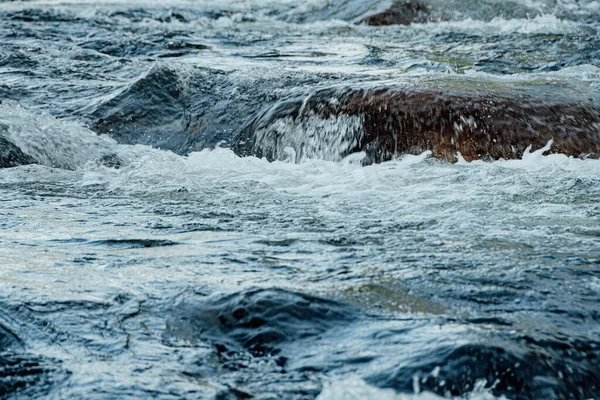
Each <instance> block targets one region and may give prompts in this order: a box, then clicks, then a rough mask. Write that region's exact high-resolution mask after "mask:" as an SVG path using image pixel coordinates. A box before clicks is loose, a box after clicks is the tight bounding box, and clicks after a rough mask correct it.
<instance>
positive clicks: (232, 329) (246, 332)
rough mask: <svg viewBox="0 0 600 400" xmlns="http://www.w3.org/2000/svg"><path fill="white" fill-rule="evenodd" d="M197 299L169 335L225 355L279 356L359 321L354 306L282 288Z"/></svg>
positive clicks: (181, 308) (182, 308)
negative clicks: (292, 345)
mask: <svg viewBox="0 0 600 400" xmlns="http://www.w3.org/2000/svg"><path fill="white" fill-rule="evenodd" d="M194 297H195V296H194ZM194 297H192V298H188V299H186V300H184V301H183V302H181V303H180V304H178V306H177V310H176V316H177V317H176V318H175V319H172V320H171V321H170V322H169V327H170V329H169V330H168V331H167V332H166V333H165V336H166V337H167V338H169V337H178V336H179V337H182V335H183V336H185V337H186V338H187V339H188V340H191V339H196V340H200V339H202V340H210V341H211V342H213V343H215V346H216V349H217V351H218V352H219V353H225V352H228V351H230V350H240V349H245V350H248V351H249V352H250V353H251V354H253V355H255V356H262V355H272V354H277V353H278V352H279V351H280V346H281V345H282V344H283V343H289V342H293V341H297V340H301V339H305V338H309V337H314V336H318V335H320V334H322V333H324V332H325V331H327V330H329V329H331V328H333V327H334V326H339V325H340V324H343V323H344V322H345V321H350V320H351V319H353V318H355V316H356V311H355V310H354V308H353V307H351V306H347V305H343V304H340V303H336V302H334V301H331V300H326V299H322V298H318V297H313V296H309V295H305V294H300V293H294V292H289V291H286V290H282V289H256V290H250V291H245V292H241V293H235V294H231V295H228V296H223V297H216V298H215V297H210V298H204V299H197V298H194Z"/></svg>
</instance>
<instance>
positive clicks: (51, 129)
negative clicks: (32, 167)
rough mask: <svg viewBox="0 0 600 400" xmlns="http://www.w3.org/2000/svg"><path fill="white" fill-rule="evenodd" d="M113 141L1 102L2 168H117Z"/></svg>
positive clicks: (0, 151)
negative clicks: (88, 165)
mask: <svg viewBox="0 0 600 400" xmlns="http://www.w3.org/2000/svg"><path fill="white" fill-rule="evenodd" d="M117 150H118V149H117V147H116V143H115V141H114V140H111V139H110V138H107V137H101V136H98V135H96V134H95V133H94V132H92V131H90V130H89V129H86V128H83V127H81V126H78V125H76V124H73V123H71V122H67V121H63V120H59V119H56V118H54V117H52V116H49V115H46V114H34V113H32V112H30V111H28V110H27V109H25V108H24V107H22V106H21V105H20V104H19V103H17V102H15V101H12V100H4V101H2V102H1V103H0V168H8V167H15V166H18V165H27V164H40V165H45V166H48V167H54V168H62V169H71V170H74V169H77V168H80V167H82V166H84V165H85V164H86V163H88V162H93V161H97V162H100V163H102V164H104V165H106V166H110V167H113V168H114V167H117V166H119V165H120V164H121V162H122V160H120V159H119V156H118V155H117Z"/></svg>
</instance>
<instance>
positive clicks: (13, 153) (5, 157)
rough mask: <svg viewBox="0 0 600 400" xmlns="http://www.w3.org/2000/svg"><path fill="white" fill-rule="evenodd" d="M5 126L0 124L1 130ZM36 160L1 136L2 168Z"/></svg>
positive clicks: (0, 155) (0, 166) (26, 163)
mask: <svg viewBox="0 0 600 400" xmlns="http://www.w3.org/2000/svg"><path fill="white" fill-rule="evenodd" d="M3 128H4V127H2V126H0V132H1V131H2V129H3ZM34 163H35V160H34V159H33V158H32V157H31V156H29V155H27V154H25V153H23V151H22V150H21V149H20V148H18V147H17V146H16V145H15V144H14V143H12V142H11V141H9V140H8V139H6V138H5V137H2V136H0V168H10V167H16V166H19V165H28V164H34Z"/></svg>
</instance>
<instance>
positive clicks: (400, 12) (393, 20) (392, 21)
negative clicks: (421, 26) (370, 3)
mask: <svg viewBox="0 0 600 400" xmlns="http://www.w3.org/2000/svg"><path fill="white" fill-rule="evenodd" d="M429 13H430V12H429V8H427V7H426V6H425V5H423V4H420V3H411V2H397V3H393V4H392V6H391V7H390V8H388V9H386V10H385V11H381V12H378V13H376V14H373V15H369V16H367V17H365V18H362V19H361V20H359V21H358V23H359V24H366V25H372V26H384V25H410V24H411V23H413V22H426V21H427V20H428V18H429Z"/></svg>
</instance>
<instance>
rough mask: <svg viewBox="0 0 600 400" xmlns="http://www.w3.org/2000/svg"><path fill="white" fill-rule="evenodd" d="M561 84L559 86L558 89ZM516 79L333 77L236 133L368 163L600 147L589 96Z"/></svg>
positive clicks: (276, 150) (243, 138)
mask: <svg viewBox="0 0 600 400" xmlns="http://www.w3.org/2000/svg"><path fill="white" fill-rule="evenodd" d="M553 93H554V94H553ZM555 93H561V91H558V92H553V91H548V90H547V89H545V88H535V87H529V88H518V87H510V86H507V85H500V86H498V87H493V86H492V85H488V87H485V86H484V88H483V89H481V88H478V87H468V86H467V85H463V87H455V86H453V85H452V84H448V83H447V84H445V85H430V86H429V87H427V86H403V85H379V86H371V87H331V88H325V89H320V90H316V91H314V92H312V93H310V94H309V95H308V96H307V97H305V98H295V99H290V100H287V101H285V102H280V103H278V104H276V105H275V106H273V107H271V108H269V109H267V110H265V111H264V112H262V113H261V114H259V115H258V116H257V117H256V118H255V119H254V120H253V121H252V122H251V123H250V124H248V126H246V127H245V129H243V130H242V132H241V134H240V135H238V137H237V138H236V139H235V140H234V142H233V149H234V151H236V152H237V153H238V154H240V155H255V156H258V157H266V158H267V159H269V160H275V159H280V158H283V157H286V154H287V153H289V152H290V150H289V149H292V150H293V153H294V154H295V156H296V158H297V159H302V158H306V157H308V158H311V157H316V158H325V159H331V160H334V161H336V160H340V159H342V158H344V157H346V156H347V155H349V154H351V153H356V152H365V153H366V158H365V159H364V163H366V164H369V163H377V162H382V161H386V160H390V159H392V158H394V157H397V156H401V155H403V154H420V153H422V152H424V151H427V150H429V151H431V152H432V155H433V156H434V157H436V158H438V159H441V160H445V161H450V162H455V161H457V160H459V154H460V155H462V157H464V159H466V160H467V161H469V160H477V159H501V158H503V159H516V158H520V157H521V156H522V154H523V152H524V151H525V150H526V148H527V147H528V146H530V145H531V146H532V147H533V148H534V149H535V148H541V147H543V146H545V145H546V144H547V143H548V142H549V141H550V140H553V146H552V148H551V150H550V152H552V153H562V154H566V155H569V156H574V157H586V156H587V157H598V156H600V109H599V108H598V107H597V106H596V105H595V104H597V102H594V100H593V99H591V98H589V99H588V100H585V101H581V100H578V99H579V98H584V96H577V95H576V94H575V95H574V96H572V97H569V96H565V95H562V94H561V95H557V94H555Z"/></svg>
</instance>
